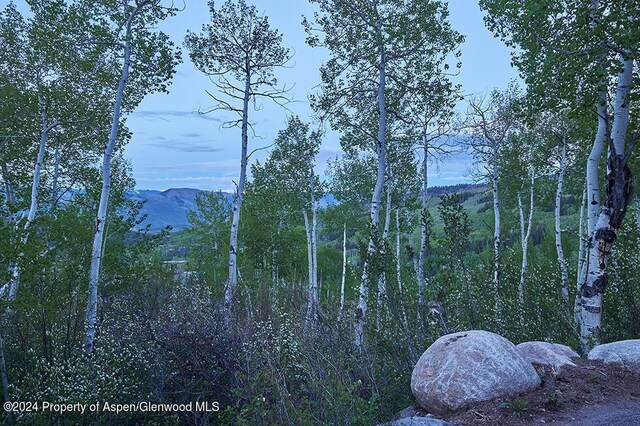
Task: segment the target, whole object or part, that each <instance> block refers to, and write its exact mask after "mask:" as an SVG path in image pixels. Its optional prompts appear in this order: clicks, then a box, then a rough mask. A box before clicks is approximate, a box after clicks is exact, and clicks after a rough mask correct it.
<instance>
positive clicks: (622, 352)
mask: <svg viewBox="0 0 640 426" xmlns="http://www.w3.org/2000/svg"><path fill="white" fill-rule="evenodd" d="M587 358H588V359H591V360H601V361H604V362H605V363H607V364H618V365H620V366H621V367H622V368H626V369H629V370H634V369H635V370H637V369H638V368H640V339H635V340H621V341H619V342H613V343H605V344H604V345H599V346H596V347H595V348H593V349H592V350H591V352H589V355H587Z"/></svg>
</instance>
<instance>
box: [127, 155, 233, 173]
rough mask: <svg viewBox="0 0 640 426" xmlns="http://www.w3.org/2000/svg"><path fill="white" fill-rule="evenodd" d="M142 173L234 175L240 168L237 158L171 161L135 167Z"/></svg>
mask: <svg viewBox="0 0 640 426" xmlns="http://www.w3.org/2000/svg"><path fill="white" fill-rule="evenodd" d="M137 170H138V171H140V172H142V173H143V174H150V173H154V172H162V173H176V172H185V171H190V172H220V173H225V175H231V176H235V175H236V174H237V173H238V172H239V170H240V162H239V161H238V160H235V159H233V160H225V161H208V162H198V163H178V164H175V163H172V164H166V163H165V164H152V165H148V166H142V167H138V168H137Z"/></svg>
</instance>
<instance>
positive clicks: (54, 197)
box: [51, 145, 62, 208]
mask: <svg viewBox="0 0 640 426" xmlns="http://www.w3.org/2000/svg"><path fill="white" fill-rule="evenodd" d="M61 161H62V153H61V152H60V145H58V146H56V151H55V154H54V163H53V185H52V188H51V208H54V207H55V206H56V203H57V202H58V179H60V162H61Z"/></svg>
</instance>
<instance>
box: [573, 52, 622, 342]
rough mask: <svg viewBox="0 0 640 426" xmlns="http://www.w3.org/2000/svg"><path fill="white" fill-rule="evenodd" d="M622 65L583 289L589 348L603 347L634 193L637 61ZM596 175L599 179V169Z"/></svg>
mask: <svg viewBox="0 0 640 426" xmlns="http://www.w3.org/2000/svg"><path fill="white" fill-rule="evenodd" d="M621 62H622V65H623V69H622V71H621V73H620V74H619V75H618V81H617V88H616V96H615V103H614V111H613V116H614V117H613V125H612V126H611V141H612V144H611V145H610V151H609V158H608V176H607V180H608V184H607V200H606V203H605V205H604V207H603V208H602V211H601V212H600V214H599V216H598V220H597V222H596V224H595V227H594V230H593V233H591V234H590V235H589V242H588V255H587V263H586V265H585V267H584V269H585V272H584V280H583V283H582V286H581V289H580V294H581V296H582V315H581V327H580V337H581V340H582V343H583V344H584V345H585V346H586V347H587V348H588V347H591V346H592V345H597V344H598V343H599V332H600V328H601V324H602V298H603V293H604V290H605V288H606V286H607V282H608V276H607V272H606V266H607V261H608V259H609V256H610V254H611V249H612V247H613V243H614V242H615V240H616V237H617V231H618V229H619V228H620V226H621V225H622V220H623V218H624V215H625V213H626V209H627V205H628V202H629V197H630V192H631V190H630V180H631V171H630V170H629V168H628V166H627V158H626V152H625V145H626V135H627V130H628V126H629V105H628V101H629V99H628V98H629V93H630V90H631V86H632V83H633V61H632V60H624V59H622V58H621ZM600 109H601V108H600V107H599V110H600ZM605 111H606V110H605ZM607 118H608V117H607V116H606V115H605V116H604V117H600V119H601V120H602V119H604V120H605V123H606V122H608V119H607ZM599 130H600V129H599ZM607 139H608V138H607ZM597 142H598V141H596V144H597ZM595 173H596V175H597V169H596V171H595Z"/></svg>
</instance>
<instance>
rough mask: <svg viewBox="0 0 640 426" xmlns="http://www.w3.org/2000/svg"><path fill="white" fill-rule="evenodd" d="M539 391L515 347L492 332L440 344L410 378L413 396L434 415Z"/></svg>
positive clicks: (467, 334)
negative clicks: (478, 403) (511, 395)
mask: <svg viewBox="0 0 640 426" xmlns="http://www.w3.org/2000/svg"><path fill="white" fill-rule="evenodd" d="M539 385H540V377H538V374H537V373H536V371H535V369H534V368H533V366H532V365H531V364H530V363H528V362H527V361H525V360H524V359H523V358H522V357H521V356H520V354H519V353H518V351H517V350H516V346H515V345H514V344H513V343H511V342H510V341H508V340H507V339H505V338H504V337H502V336H499V335H497V334H494V333H490V332H488V331H479V330H474V331H465V332H460V333H453V334H448V335H446V336H443V337H441V338H439V339H438V340H436V341H435V342H434V343H433V344H432V345H431V346H430V347H429V348H428V349H427V350H426V351H425V352H424V353H423V354H422V356H421V357H420V359H419V360H418V363H417V364H416V366H415V368H414V369H413V374H412V375H411V391H412V392H413V395H414V396H415V398H416V400H417V401H418V403H419V404H420V405H421V406H422V407H423V408H424V409H425V410H427V411H428V412H430V413H445V412H448V411H455V410H458V409H461V408H463V407H465V406H466V405H468V404H470V403H473V402H477V401H486V400H489V399H493V398H497V397H501V396H506V395H509V394H514V393H520V392H526V391H528V390H531V389H534V388H536V387H537V386H539Z"/></svg>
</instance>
